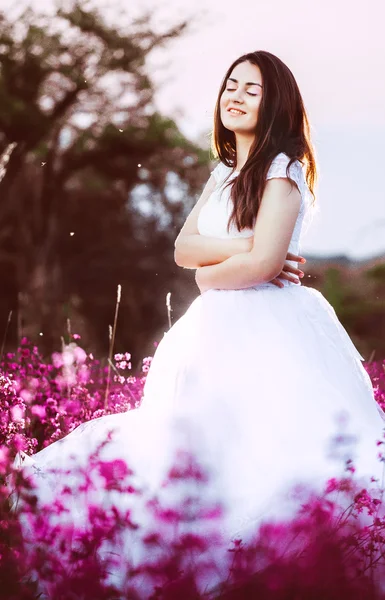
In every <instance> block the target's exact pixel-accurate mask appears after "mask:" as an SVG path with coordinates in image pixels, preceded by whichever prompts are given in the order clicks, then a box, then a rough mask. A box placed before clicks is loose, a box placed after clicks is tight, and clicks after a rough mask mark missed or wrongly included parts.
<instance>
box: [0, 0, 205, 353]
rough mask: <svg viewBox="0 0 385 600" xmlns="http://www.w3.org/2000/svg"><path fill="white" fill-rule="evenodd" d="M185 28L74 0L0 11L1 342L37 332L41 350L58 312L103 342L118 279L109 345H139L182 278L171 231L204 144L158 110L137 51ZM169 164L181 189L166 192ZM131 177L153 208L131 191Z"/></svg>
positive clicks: (62, 324)
mask: <svg viewBox="0 0 385 600" xmlns="http://www.w3.org/2000/svg"><path fill="white" fill-rule="evenodd" d="M122 24H124V25H122ZM186 28H187V23H186V22H184V21H183V22H180V23H178V24H177V25H175V26H173V27H170V28H169V29H168V30H167V31H165V32H162V33H159V32H155V31H154V28H153V27H152V25H151V15H149V14H147V15H143V16H142V17H141V18H138V19H136V20H131V21H130V19H129V18H128V17H127V18H126V19H121V20H119V23H117V24H111V23H109V22H107V20H106V19H105V18H104V16H103V14H101V13H100V12H98V11H97V10H95V9H93V8H89V7H88V6H87V4H85V3H79V2H75V3H74V4H73V6H72V7H71V8H62V7H61V8H59V9H58V10H57V12H56V15H55V16H54V17H53V18H52V16H50V17H46V16H43V15H39V14H37V13H34V12H33V11H31V10H27V11H26V12H25V13H24V14H23V15H22V17H21V18H19V19H18V21H17V22H12V21H10V20H7V19H6V17H5V16H4V15H2V16H1V18H0V67H1V68H0V150H1V148H3V149H4V148H5V147H7V146H8V145H9V144H10V143H11V142H17V146H16V149H15V150H14V152H13V153H12V156H11V159H10V161H9V164H8V168H7V173H6V176H5V178H4V180H3V181H2V183H1V190H0V192H1V205H0V231H1V232H2V233H1V235H0V276H1V278H2V283H3V289H5V290H7V293H6V294H4V296H3V298H2V299H1V301H0V318H2V320H3V323H5V321H6V319H7V318H8V313H9V310H13V313H14V314H16V315H17V318H15V319H14V320H13V321H12V323H11V326H10V338H9V339H10V341H13V342H16V339H17V337H18V336H19V337H20V336H21V335H27V336H29V337H30V338H32V339H36V337H37V336H39V340H40V343H43V344H44V345H45V349H46V351H47V352H49V351H51V350H52V349H54V348H57V347H58V345H59V344H60V337H61V335H62V334H63V331H64V330H65V329H66V319H67V318H70V319H71V321H72V330H73V331H75V330H76V331H78V332H79V333H82V335H83V339H84V340H85V343H87V344H88V347H89V348H90V349H92V350H94V351H100V352H103V353H105V352H106V349H107V346H108V325H109V324H110V321H111V315H112V313H113V304H114V298H115V295H116V287H117V285H118V284H121V285H122V289H123V295H122V305H121V311H120V315H121V316H120V319H121V326H120V327H118V334H117V349H125V348H128V347H129V348H130V349H132V350H133V352H134V354H135V355H137V356H142V355H143V354H145V353H146V352H148V345H149V341H150V339H153V338H154V336H155V335H157V334H159V332H161V331H163V330H164V329H165V328H166V323H167V315H166V311H165V309H164V308H163V302H164V299H165V297H166V294H167V292H168V291H172V289H173V286H177V284H178V279H179V278H182V279H183V277H184V275H183V274H182V273H179V272H180V269H178V268H177V267H176V265H175V264H174V260H173V242H174V239H175V237H176V235H177V233H178V229H180V227H181V226H182V222H183V219H184V217H185V216H186V214H185V211H186V205H187V207H188V206H189V204H192V202H193V201H194V198H195V197H196V195H197V193H198V192H199V191H200V190H201V188H202V185H203V182H204V180H205V179H206V178H207V175H208V169H207V163H208V159H209V153H208V151H205V150H202V148H200V147H198V146H196V145H195V144H193V143H191V142H190V141H189V140H187V139H185V138H184V136H183V135H182V134H181V133H180V131H179V130H178V127H177V125H176V123H175V122H174V121H173V120H172V119H170V118H169V117H165V116H163V115H161V114H159V113H158V112H157V110H156V108H155V106H154V101H153V97H154V92H155V89H154V86H153V83H152V80H151V76H150V75H149V73H148V68H147V57H148V55H149V53H150V52H151V51H152V50H153V49H154V48H158V47H162V46H164V45H165V44H166V43H167V42H168V41H169V40H172V39H174V38H175V37H177V36H179V35H181V34H182V33H183V32H184V31H185V30H186ZM139 165H142V166H139ZM170 172H173V173H175V175H176V176H177V177H178V178H179V182H180V188H181V189H184V191H185V198H184V201H183V202H175V201H173V200H172V199H170V198H169V196H168V193H167V185H168V177H169V174H170ZM142 184H144V185H145V187H146V190H147V198H148V199H149V200H150V202H151V204H152V205H153V214H145V213H143V212H142V211H141V210H140V208H139V207H138V205H137V204H135V202H134V201H133V198H134V192H135V190H136V188H137V186H138V185H142ZM160 216H163V217H164V219H165V222H167V227H162V225H161V221H160V219H159V217H160ZM0 330H1V321H0ZM41 333H43V337H41V336H40V334H41ZM12 337H13V340H12Z"/></svg>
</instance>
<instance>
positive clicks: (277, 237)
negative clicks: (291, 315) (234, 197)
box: [196, 178, 301, 292]
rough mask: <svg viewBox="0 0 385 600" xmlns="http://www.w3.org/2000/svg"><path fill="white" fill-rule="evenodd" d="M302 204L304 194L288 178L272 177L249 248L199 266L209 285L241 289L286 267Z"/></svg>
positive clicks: (202, 282)
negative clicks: (220, 261)
mask: <svg viewBox="0 0 385 600" xmlns="http://www.w3.org/2000/svg"><path fill="white" fill-rule="evenodd" d="M300 205H301V195H300V192H299V190H298V189H297V188H296V187H293V186H292V184H291V183H290V181H289V180H288V179H286V178H273V179H269V180H268V181H267V183H266V187H265V191H264V193H263V197H262V201H261V206H260V208H259V211H258V215H257V219H256V223H255V228H254V237H253V247H252V249H251V250H250V251H249V252H246V253H240V254H237V255H235V256H232V257H230V258H228V259H227V260H225V261H223V262H222V263H220V264H216V265H210V266H204V267H201V268H199V269H197V272H196V281H197V284H198V286H199V288H200V290H201V292H202V291H205V290H207V289H223V290H228V289H230V290H238V289H244V288H249V287H253V286H255V285H258V284H260V283H265V282H268V281H271V280H272V279H274V278H275V277H277V276H278V275H279V273H280V272H281V271H282V268H283V265H284V262H285V259H286V255H287V252H288V248H289V244H290V240H291V237H292V235H293V230H294V226H295V223H296V220H297V217H298V213H299V209H300Z"/></svg>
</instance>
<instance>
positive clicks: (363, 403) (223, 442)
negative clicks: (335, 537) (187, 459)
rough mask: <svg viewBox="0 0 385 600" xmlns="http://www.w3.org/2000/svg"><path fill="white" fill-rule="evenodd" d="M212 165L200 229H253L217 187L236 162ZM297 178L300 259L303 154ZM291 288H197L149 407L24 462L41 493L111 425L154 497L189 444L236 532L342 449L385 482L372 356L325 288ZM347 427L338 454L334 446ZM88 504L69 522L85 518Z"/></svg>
mask: <svg viewBox="0 0 385 600" xmlns="http://www.w3.org/2000/svg"><path fill="white" fill-rule="evenodd" d="M287 163H288V158H287V156H286V155H285V154H283V153H281V154H279V155H278V156H277V157H276V158H275V160H274V161H273V163H272V165H271V167H270V170H269V173H268V178H270V177H285V176H286V166H287ZM213 173H214V176H215V178H216V181H217V187H216V189H215V191H214V192H213V193H212V194H211V196H210V198H209V199H208V201H207V203H206V204H205V205H204V206H203V208H202V210H201V212H200V214H199V219H198V228H199V232H200V234H201V235H207V236H216V237H220V238H225V237H228V236H230V237H237V236H250V235H252V233H253V232H252V230H250V229H248V230H243V231H242V232H239V231H237V230H236V229H235V228H234V227H233V228H232V229H231V230H230V233H227V231H226V225H227V221H228V217H229V215H230V212H231V200H230V199H229V190H228V189H227V190H225V191H224V193H223V194H222V193H221V192H222V184H223V182H224V179H225V178H226V176H227V175H228V174H229V173H231V169H229V168H228V167H226V166H225V165H224V164H222V163H220V164H219V165H218V166H217V167H216V168H215V170H214V171H213ZM235 175H236V172H235V173H234V174H233V175H232V176H235ZM291 177H292V178H293V179H294V181H295V182H296V183H297V185H298V188H299V190H300V192H301V196H302V204H301V208H300V212H299V215H298V219H297V222H296V225H295V229H294V232H293V236H292V240H291V243H290V247H289V250H290V251H291V252H294V253H296V254H298V253H300V239H301V229H302V225H303V222H304V219H305V217H306V215H307V214H308V211H309V210H310V204H309V200H310V192H309V190H308V188H307V185H306V182H305V178H304V174H303V170H302V167H301V165H300V163H299V162H296V163H294V164H293V165H292V166H291ZM287 202H290V196H289V197H288V198H287ZM284 283H285V287H284V288H282V289H280V288H278V287H276V286H275V285H273V284H271V283H266V284H263V285H257V286H255V287H253V288H249V289H244V290H209V291H206V292H204V293H203V294H201V295H198V297H197V298H196V299H195V300H194V301H193V302H192V303H191V305H190V306H189V308H188V309H187V311H186V312H185V314H184V315H183V316H182V317H181V318H180V319H179V320H178V321H177V322H175V324H174V325H173V326H172V327H171V328H170V330H169V331H168V332H167V333H165V335H164V337H163V339H162V340H161V342H160V343H159V345H158V347H157V349H156V352H155V355H154V358H153V361H152V364H151V367H150V370H149V372H148V375H147V380H146V385H145V389H144V397H143V402H142V405H141V406H140V408H138V409H135V410H132V411H130V412H127V413H124V414H117V415H111V416H105V417H101V418H98V419H95V420H93V421H90V422H88V423H85V424H83V425H81V426H79V427H78V428H77V429H75V430H74V431H73V432H72V433H70V434H69V435H67V436H66V437H65V438H64V439H62V440H59V441H57V442H55V443H53V444H52V445H50V446H49V447H47V448H45V449H43V450H42V451H40V452H38V453H37V454H35V455H34V456H33V457H32V460H33V463H32V466H31V465H30V466H28V467H26V468H28V469H29V471H30V472H31V473H33V474H34V475H35V482H36V485H37V486H38V487H37V493H38V497H39V498H40V500H41V501H44V502H45V501H49V500H50V499H54V498H55V496H56V495H57V493H58V490H59V488H60V486H63V485H65V484H66V483H68V482H70V481H71V475H70V474H68V475H66V476H59V475H55V474H52V473H50V472H49V470H50V469H52V468H53V469H65V468H69V467H71V465H72V459H71V460H70V457H71V456H72V457H74V460H75V461H76V462H78V463H82V464H85V463H86V460H87V457H88V455H89V454H90V453H91V452H92V451H93V450H94V449H95V448H96V446H97V445H98V443H100V442H101V441H102V440H103V439H104V438H105V435H106V433H107V431H109V430H114V436H113V439H112V441H111V442H110V443H109V444H108V445H107V446H106V447H105V449H104V450H103V454H102V456H103V457H104V458H106V459H108V460H111V459H114V458H119V459H124V460H126V461H127V463H128V464H129V466H130V467H131V468H132V469H133V471H134V473H135V481H136V482H137V483H138V484H139V485H141V486H143V487H144V488H146V489H147V490H148V491H149V494H151V493H154V494H156V493H157V492H158V491H159V490H160V488H161V484H162V481H163V480H164V478H165V476H166V473H167V471H168V468H169V467H170V465H171V463H172V461H173V458H174V453H175V451H176V450H178V449H180V448H183V449H186V450H188V451H191V452H193V453H194V455H195V456H196V458H197V460H198V462H199V464H200V465H201V466H202V467H203V468H204V469H205V470H206V472H207V473H208V474H209V476H210V482H211V483H210V484H209V485H208V487H207V494H208V498H212V499H213V500H214V499H215V498H217V499H218V500H220V501H221V502H223V504H224V507H225V509H226V511H227V512H226V518H225V520H224V522H223V528H224V529H223V530H224V531H226V532H227V534H228V536H229V537H231V536H236V535H242V534H243V533H245V534H246V532H247V530H248V528H250V527H251V526H253V525H254V524H255V523H256V522H258V521H259V519H261V518H267V517H271V516H274V515H275V514H276V515H278V516H279V515H280V514H284V513H285V510H286V508H287V506H288V505H287V506H286V504H285V502H282V498H283V497H284V496H282V494H283V493H285V491H288V490H289V489H290V488H291V486H293V485H295V484H296V483H299V482H304V483H310V484H312V485H315V486H319V487H322V485H323V482H324V481H325V480H326V479H327V478H330V477H332V476H338V475H340V474H342V473H343V471H344V459H346V458H350V457H351V458H353V461H354V465H355V467H356V475H357V476H363V477H368V478H369V477H370V476H374V477H377V478H379V477H380V476H381V474H382V464H381V463H380V461H379V460H378V459H377V454H378V448H377V446H376V441H377V440H379V439H380V438H382V435H383V427H384V425H385V423H384V413H383V412H382V411H381V409H380V408H379V407H378V405H377V403H376V401H375V399H374V396H373V389H372V385H371V381H370V378H369V376H368V374H367V373H366V371H365V369H364V368H363V366H362V364H361V360H363V358H362V357H361V356H360V354H359V352H358V351H357V349H356V348H355V346H354V345H353V343H352V341H351V340H350V338H349V336H348V334H347V332H346V331H345V329H344V328H343V326H342V325H341V323H340V322H339V320H338V318H337V316H336V313H335V311H334V309H333V308H332V307H331V305H330V304H329V303H328V302H327V301H326V299H325V298H324V297H323V296H322V294H321V293H319V292H318V291H316V290H314V289H312V288H309V287H305V286H302V285H300V284H295V283H291V282H288V281H285V282H284ZM340 433H342V434H343V435H344V436H345V437H344V442H343V444H342V446H341V448H342V450H341V448H340V449H339V450H335V447H334V446H333V438H335V436H336V435H338V434H340ZM349 436H350V437H349ZM333 448H334V449H333ZM119 501H121V502H123V501H127V504H128V505H129V506H132V507H133V513H132V514H133V519H134V520H135V517H137V518H138V520H139V521H140V520H141V519H144V520H145V516H144V515H143V514H142V513H141V509H139V508H138V511H137V513H135V496H131V497H130V498H128V497H127V498H126V499H124V498H123V497H121V499H120V500H119ZM79 502H80V501H79V498H76V500H75V501H74V503H73V507H72V513H71V514H70V515H69V517H68V518H73V519H74V520H76V519H81V514H82V513H81V511H80V509H79V506H80V503H79Z"/></svg>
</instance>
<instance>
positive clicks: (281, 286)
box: [270, 277, 284, 288]
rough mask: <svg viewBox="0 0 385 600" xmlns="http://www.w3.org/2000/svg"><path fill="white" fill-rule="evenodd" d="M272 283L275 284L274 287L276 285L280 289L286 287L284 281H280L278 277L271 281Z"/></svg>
mask: <svg viewBox="0 0 385 600" xmlns="http://www.w3.org/2000/svg"><path fill="white" fill-rule="evenodd" d="M270 283H273V284H274V285H276V286H277V287H279V288H283V287H284V285H283V283H282V281H279V279H278V277H275V279H272V280H271V281H270Z"/></svg>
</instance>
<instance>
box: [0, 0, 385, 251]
mask: <svg viewBox="0 0 385 600" xmlns="http://www.w3.org/2000/svg"><path fill="white" fill-rule="evenodd" d="M36 1H37V0H36ZM96 4H97V5H99V6H102V5H104V6H108V10H109V11H110V12H111V14H114V12H115V11H116V9H117V8H119V7H121V8H125V9H126V11H127V12H128V14H132V15H137V14H141V12H142V11H143V9H144V8H148V9H149V10H153V11H154V26H155V27H158V28H159V29H163V28H164V27H165V26H166V25H167V24H171V23H175V22H177V21H179V20H180V19H183V18H186V19H192V24H191V26H190V30H189V32H187V33H185V34H184V35H183V36H182V37H181V38H180V39H178V40H175V41H173V42H171V43H169V44H167V45H166V47H165V49H163V50H159V51H156V52H155V53H154V54H153V55H152V57H151V60H150V62H149V64H150V65H151V71H152V73H153V78H154V80H155V81H156V82H157V83H158V84H159V85H160V86H161V89H160V90H159V92H158V94H157V105H158V107H159V109H160V110H161V111H162V112H163V113H165V114H168V115H170V116H173V117H174V118H175V119H176V121H177V122H178V124H179V126H180V128H181V129H182V130H183V132H184V133H185V134H186V135H188V136H189V137H191V138H193V139H195V140H199V141H201V142H203V143H205V144H206V145H207V144H208V134H209V132H210V128H211V124H212V114H213V108H214V104H215V100H216V96H217V93H218V89H219V85H220V82H221V79H222V77H223V75H224V73H225V71H226V69H227V68H228V66H229V64H231V62H232V61H233V60H234V59H236V58H237V57H238V56H239V55H241V54H244V53H245V52H250V51H252V50H257V49H264V50H268V51H270V52H272V53H274V54H276V55H278V56H279V57H280V58H281V59H282V60H283V61H284V62H285V63H286V64H287V65H288V66H289V68H290V69H291V70H292V72H293V73H294V76H295V77H296V79H297V82H298V84H299V86H300V89H301V92H302V96H303V98H304V101H305V105H306V107H307V110H308V114H309V117H310V121H311V125H312V132H313V143H314V145H315V149H316V154H317V158H318V164H319V170H320V183H319V187H318V202H319V206H320V214H319V216H318V217H317V219H316V221H315V222H314V223H313V225H312V226H311V227H310V229H309V231H308V233H307V235H306V237H305V238H304V242H303V245H302V251H303V252H304V253H305V254H306V252H309V253H312V254H313V253H316V254H323V255H328V254H334V253H345V254H348V255H349V256H350V257H351V258H366V257H369V256H370V255H373V254H379V253H381V252H384V253H385V187H384V183H383V178H382V174H383V173H384V165H385V150H384V147H385V146H384V137H385V36H384V34H383V23H384V18H385V5H384V4H383V1H382V0H366V2H365V3H362V2H358V0H308V1H307V0H291V1H290V2H287V0H259V1H258V0H194V2H192V3H188V2H186V0H131V3H130V7H127V4H126V2H125V0H110V1H109V2H107V0H100V2H96ZM12 5H13V6H15V5H14V0H0V8H1V9H3V10H5V9H7V7H11V6H12ZM38 5H39V6H40V7H42V6H44V5H46V6H47V7H48V6H50V5H52V2H51V0H39V1H38Z"/></svg>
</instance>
